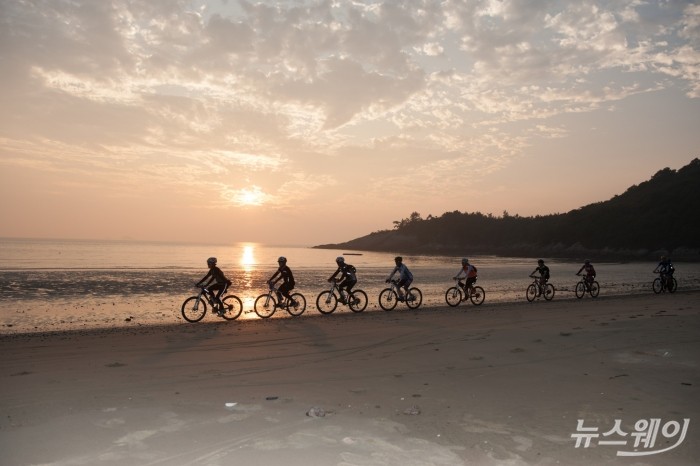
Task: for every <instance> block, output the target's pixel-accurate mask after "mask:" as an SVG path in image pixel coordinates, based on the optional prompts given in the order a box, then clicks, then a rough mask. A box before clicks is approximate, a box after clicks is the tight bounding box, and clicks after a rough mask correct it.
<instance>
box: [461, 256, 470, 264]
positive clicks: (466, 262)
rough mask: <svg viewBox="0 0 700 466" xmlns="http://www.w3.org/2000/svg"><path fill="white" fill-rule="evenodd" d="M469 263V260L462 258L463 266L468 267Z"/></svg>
mask: <svg viewBox="0 0 700 466" xmlns="http://www.w3.org/2000/svg"><path fill="white" fill-rule="evenodd" d="M468 263H469V259H467V258H466V257H462V265H466V264H468Z"/></svg>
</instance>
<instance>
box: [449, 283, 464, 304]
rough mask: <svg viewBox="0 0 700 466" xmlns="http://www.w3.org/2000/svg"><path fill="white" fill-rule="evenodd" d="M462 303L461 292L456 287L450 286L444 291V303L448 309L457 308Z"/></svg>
mask: <svg viewBox="0 0 700 466" xmlns="http://www.w3.org/2000/svg"><path fill="white" fill-rule="evenodd" d="M461 301H462V291H461V290H460V289H459V287H458V286H452V287H450V288H448V289H447V291H445V302H446V303H447V305H448V306H450V307H456V306H459V303H460V302H461Z"/></svg>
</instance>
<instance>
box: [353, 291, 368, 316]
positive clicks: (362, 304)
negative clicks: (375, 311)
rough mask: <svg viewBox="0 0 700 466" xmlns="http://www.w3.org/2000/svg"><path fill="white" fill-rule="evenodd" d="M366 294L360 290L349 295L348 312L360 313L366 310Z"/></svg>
mask: <svg viewBox="0 0 700 466" xmlns="http://www.w3.org/2000/svg"><path fill="white" fill-rule="evenodd" d="M368 301H369V300H368V299H367V293H365V292H364V291H362V290H355V291H353V292H352V294H351V295H350V304H349V306H350V310H351V311H352V312H362V311H364V310H365V309H366V308H367V302H368Z"/></svg>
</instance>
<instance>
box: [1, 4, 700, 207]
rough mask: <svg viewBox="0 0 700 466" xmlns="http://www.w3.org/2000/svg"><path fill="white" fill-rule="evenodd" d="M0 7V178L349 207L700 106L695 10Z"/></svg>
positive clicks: (699, 17) (699, 31) (489, 170)
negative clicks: (671, 99) (585, 118)
mask: <svg viewBox="0 0 700 466" xmlns="http://www.w3.org/2000/svg"><path fill="white" fill-rule="evenodd" d="M0 2H1V7H0V26H1V27H0V56H1V57H2V64H3V70H4V71H5V76H4V78H3V81H4V82H3V86H1V87H0V99H1V100H2V103H3V111H2V114H1V115H0V138H1V139H0V140H1V141H2V146H1V147H0V151H1V153H2V160H0V165H6V166H10V165H13V166H23V167H30V166H31V167H32V169H35V170H45V171H56V172H60V171H73V172H75V171H76V170H82V171H84V173H85V174H88V173H92V174H93V176H94V174H95V173H96V174H97V176H103V175H104V176H107V174H108V173H109V174H111V176H112V177H114V176H113V175H114V174H123V176H124V179H129V180H136V179H141V180H142V182H143V183H150V184H153V183H158V184H160V183H163V184H165V185H168V186H182V189H183V190H186V191H188V192H189V191H193V190H195V188H194V186H195V185H196V183H193V182H191V181H190V179H191V178H198V179H202V178H208V179H210V180H211V186H208V187H206V188H200V189H201V190H202V192H206V193H207V194H200V195H201V196H203V197H212V198H215V199H217V203H218V202H221V201H222V202H224V203H226V202H229V203H230V204H231V205H234V206H235V205H241V204H246V202H245V199H248V204H247V205H248V206H250V205H256V204H260V205H262V206H278V207H279V206H289V205H295V204H299V203H309V205H322V204H323V200H322V199H324V198H325V199H331V198H334V197H335V198H337V199H341V198H343V196H344V194H343V193H344V192H346V191H347V182H346V181H345V180H344V179H343V176H342V175H341V174H340V173H339V170H338V167H339V166H342V167H345V170H349V167H351V166H352V164H355V163H360V164H364V165H361V166H358V167H356V168H354V169H352V176H353V180H354V183H357V184H359V185H361V186H360V187H359V188H358V191H362V192H367V193H375V194H376V195H377V196H381V197H384V198H387V199H393V200H398V199H401V196H399V195H397V194H395V193H394V192H393V190H391V189H389V188H384V187H382V183H376V182H375V181H373V180H375V177H374V176H373V175H374V174H375V173H385V172H386V171H387V170H388V167H392V166H396V163H397V162H396V160H397V158H400V157H403V158H404V159H406V160H410V161H413V162H415V166H417V167H419V172H420V174H421V175H420V176H418V175H416V174H415V173H411V174H406V175H399V174H398V173H401V171H400V170H395V171H394V173H393V174H392V175H391V177H392V182H391V183H392V184H393V183H394V182H395V183H409V184H410V185H411V186H414V187H416V188H417V189H421V190H427V191H432V188H431V186H434V184H435V183H436V181H437V180H438V179H441V180H443V182H444V183H457V182H459V180H460V175H459V173H457V172H456V171H455V170H454V169H453V168H452V167H454V166H455V164H463V165H464V164H466V165H468V164H470V163H473V162H475V161H479V166H480V168H479V169H476V170H472V171H471V176H473V177H477V178H483V177H486V176H488V175H490V174H493V173H496V172H498V171H499V170H502V169H504V168H505V167H508V166H509V164H510V163H511V162H513V161H516V160H518V158H519V157H521V156H522V155H523V154H524V153H525V152H526V151H527V148H528V147H530V146H531V145H533V144H538V143H539V142H538V141H545V140H549V139H562V138H566V137H567V136H568V135H569V134H571V130H570V129H569V128H567V127H566V123H562V122H560V121H556V119H557V118H558V117H562V116H566V115H571V114H585V113H590V112H594V111H597V110H600V109H611V110H614V109H615V108H616V107H615V106H616V104H618V103H619V102H622V101H625V100H626V99H629V98H631V97H633V96H638V95H644V94H649V93H654V92H660V91H663V90H668V89H674V90H679V91H681V92H683V93H685V95H686V96H687V98H689V99H697V98H698V97H700V51H699V48H700V47H699V46H700V39H699V38H700V5H698V4H697V3H696V2H674V1H664V2H646V1H643V0H630V1H615V0H610V1H588V0H584V1H581V2H575V3H572V2H564V1H555V0H544V1H541V0H538V1H536V0H528V1H514V0H478V1H473V2H461V1H456V0H445V1H439V2H438V1H428V0H410V1H405V2H393V1H358V2H335V1H331V0H318V1H295V2H291V1H290V2H274V3H267V2H258V3H253V2H247V1H233V0H230V1H227V2H220V1H217V0H212V1H204V0H196V1H194V2H191V1H145V0H129V1H125V0H113V1H105V2H91V1H81V0H78V1H62V0H57V1H51V2H48V1H45V0H25V1H22V2H14V1H10V0H0ZM183 174H186V175H187V176H183ZM136 184H137V185H138V183H136ZM316 196H321V197H316ZM253 200H254V202H253Z"/></svg>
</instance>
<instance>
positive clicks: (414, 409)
mask: <svg viewBox="0 0 700 466" xmlns="http://www.w3.org/2000/svg"><path fill="white" fill-rule="evenodd" d="M403 413H404V414H405V415H407V416H418V415H419V414H420V413H421V411H420V406H416V405H413V406H411V407H410V408H406V409H404V410H403Z"/></svg>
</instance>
